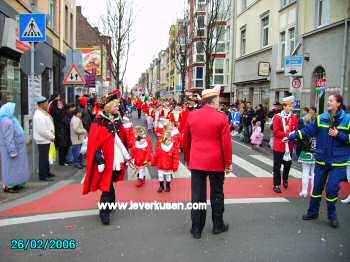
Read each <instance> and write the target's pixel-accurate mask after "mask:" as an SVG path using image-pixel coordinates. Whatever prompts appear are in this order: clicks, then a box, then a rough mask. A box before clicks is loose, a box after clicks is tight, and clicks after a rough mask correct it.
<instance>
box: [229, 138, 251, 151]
mask: <svg viewBox="0 0 350 262" xmlns="http://www.w3.org/2000/svg"><path fill="white" fill-rule="evenodd" d="M232 142H233V143H236V144H238V145H240V146H243V147H245V148H247V149H249V150H252V151H253V149H252V148H251V147H250V146H247V145H245V144H242V143H240V142H237V141H236V140H234V139H232Z"/></svg>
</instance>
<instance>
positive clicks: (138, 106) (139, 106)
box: [136, 99, 142, 109]
mask: <svg viewBox="0 0 350 262" xmlns="http://www.w3.org/2000/svg"><path fill="white" fill-rule="evenodd" d="M136 108H137V109H142V101H141V100H140V99H137V101H136Z"/></svg>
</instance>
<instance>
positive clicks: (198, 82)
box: [193, 67, 204, 88]
mask: <svg viewBox="0 0 350 262" xmlns="http://www.w3.org/2000/svg"><path fill="white" fill-rule="evenodd" d="M193 79H194V87H196V88H203V85H204V68H203V67H195V68H194V70H193Z"/></svg>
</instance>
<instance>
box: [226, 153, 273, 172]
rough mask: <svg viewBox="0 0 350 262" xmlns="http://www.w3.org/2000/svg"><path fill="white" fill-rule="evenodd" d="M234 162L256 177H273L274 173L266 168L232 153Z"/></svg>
mask: <svg viewBox="0 0 350 262" xmlns="http://www.w3.org/2000/svg"><path fill="white" fill-rule="evenodd" d="M232 162H233V165H237V166H239V167H240V168H242V169H244V170H245V171H247V172H249V173H250V174H252V175H253V176H256V177H272V174H271V173H270V172H267V171H266V170H264V169H262V168H260V167H258V166H256V165H254V164H252V163H250V162H248V161H247V160H245V159H243V158H241V157H239V156H237V155H235V154H233V155H232Z"/></svg>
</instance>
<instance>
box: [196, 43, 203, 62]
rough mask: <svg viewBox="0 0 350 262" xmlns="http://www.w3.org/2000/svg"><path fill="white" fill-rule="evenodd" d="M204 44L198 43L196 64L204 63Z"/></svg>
mask: <svg viewBox="0 0 350 262" xmlns="http://www.w3.org/2000/svg"><path fill="white" fill-rule="evenodd" d="M204 60H205V59H204V43H203V41H198V42H196V48H195V61H196V63H204Z"/></svg>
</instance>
